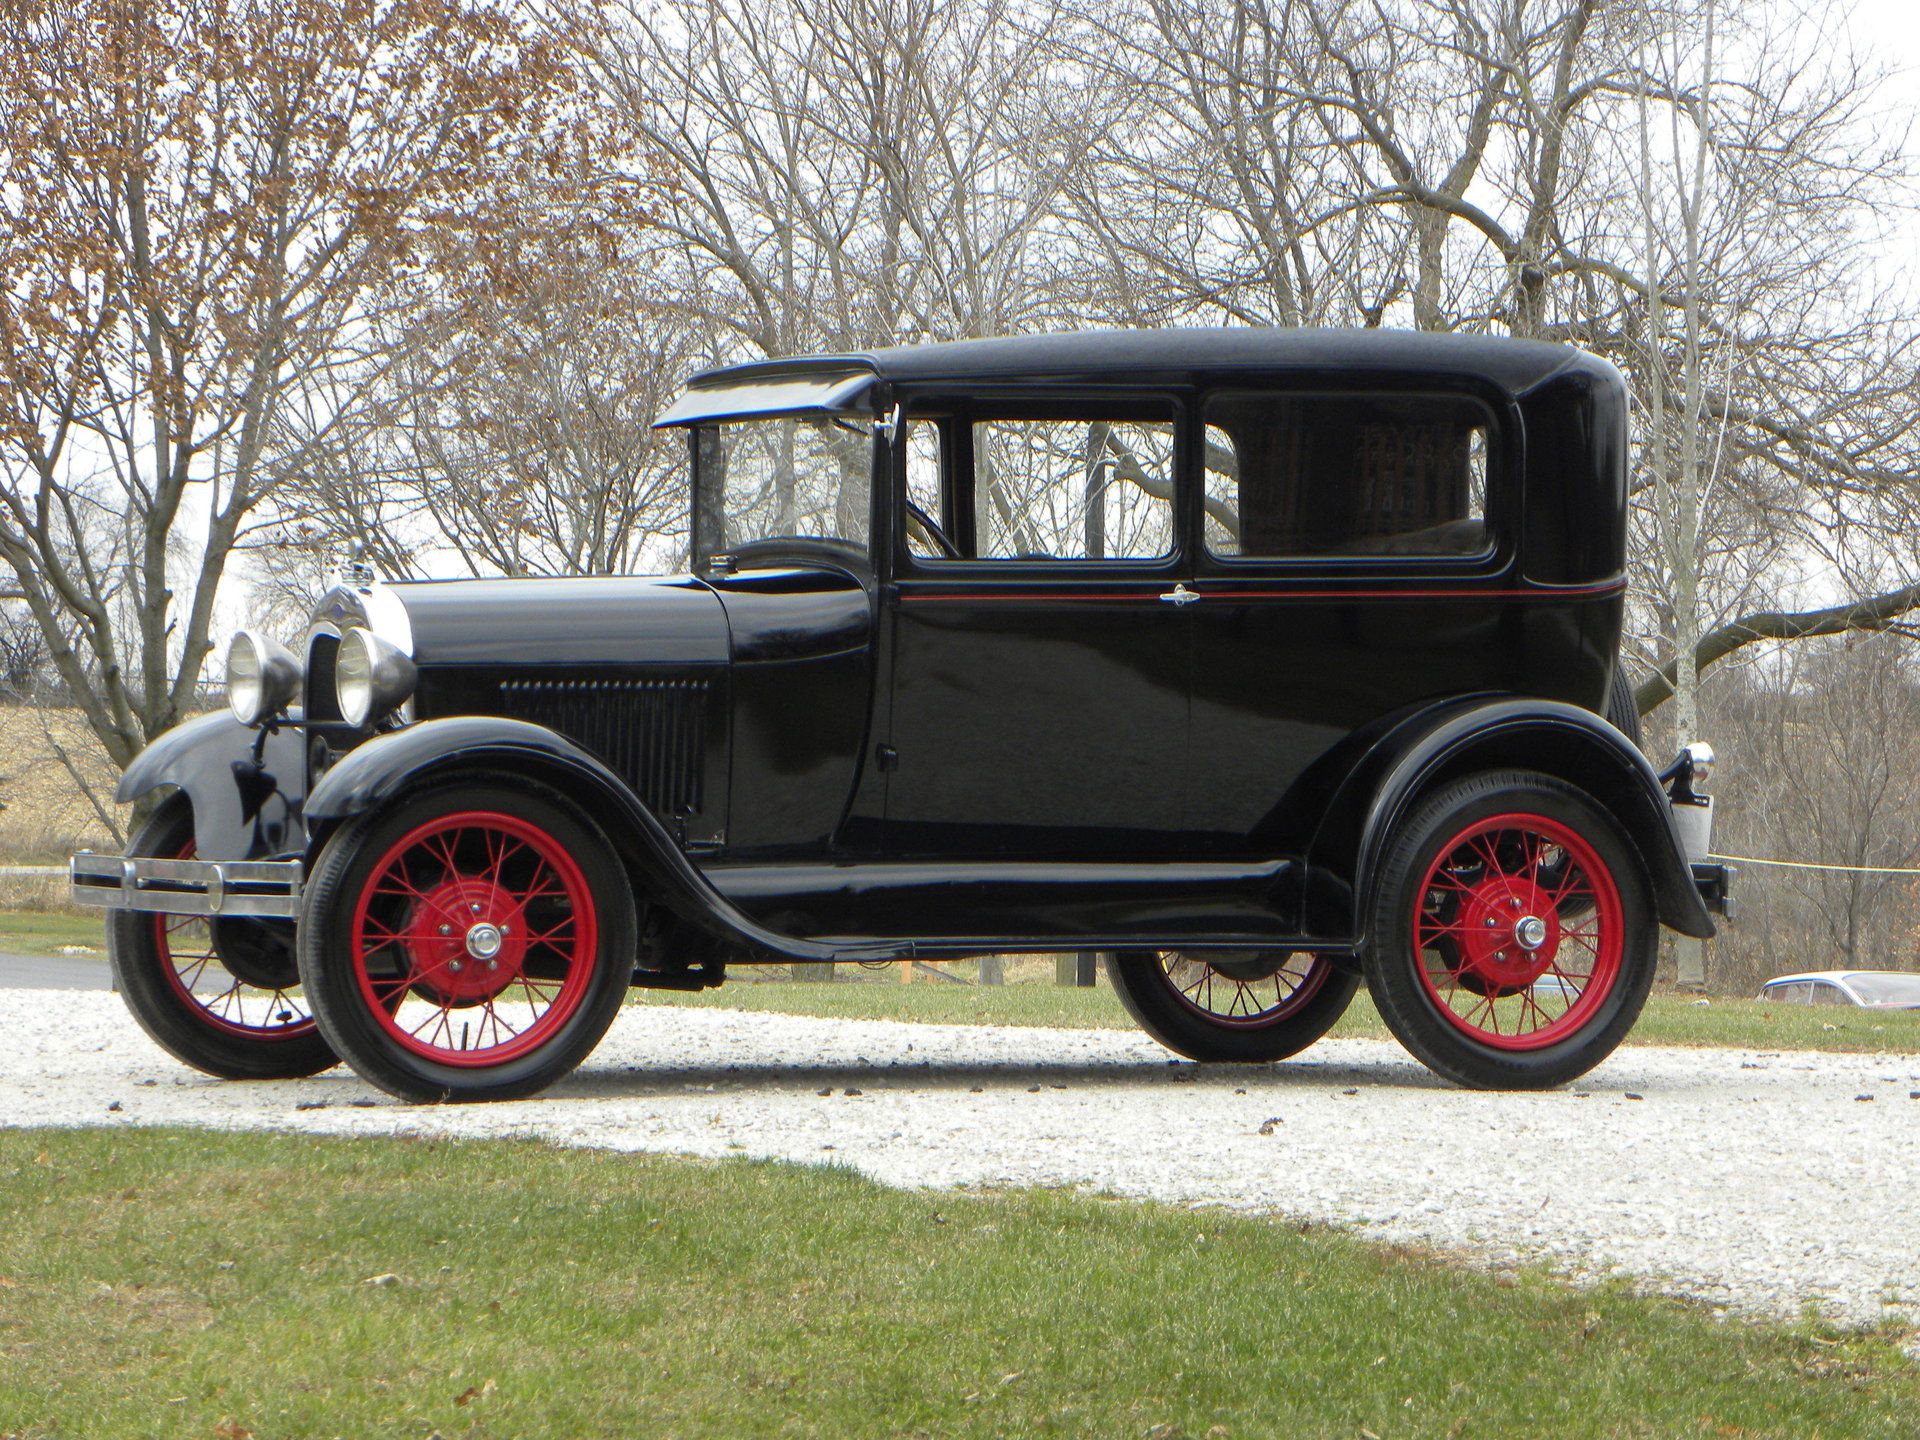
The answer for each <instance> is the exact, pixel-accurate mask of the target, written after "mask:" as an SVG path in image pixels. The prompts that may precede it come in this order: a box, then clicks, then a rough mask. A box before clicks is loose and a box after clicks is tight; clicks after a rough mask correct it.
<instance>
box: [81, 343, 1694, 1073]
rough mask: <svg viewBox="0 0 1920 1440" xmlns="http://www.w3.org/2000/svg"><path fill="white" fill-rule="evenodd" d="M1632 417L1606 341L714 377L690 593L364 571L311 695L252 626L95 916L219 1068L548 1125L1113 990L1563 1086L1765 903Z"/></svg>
mask: <svg viewBox="0 0 1920 1440" xmlns="http://www.w3.org/2000/svg"><path fill="white" fill-rule="evenodd" d="M1626 417H1627V396H1626V391H1625V387H1624V385H1623V383H1622V380H1621V377H1620V376H1619V374H1618V373H1617V372H1615V371H1614V370H1613V369H1612V368H1611V367H1610V366H1608V365H1606V364H1605V363H1603V362H1601V361H1599V360H1596V359H1594V358H1592V357H1590V356H1587V355H1584V354H1582V353H1580V352H1578V351H1576V350H1572V349H1566V348H1562V347H1559V346H1553V345H1545V344H1533V343H1522V342H1517V341H1505V340H1493V339H1477V338H1466V337H1459V336H1436V335H1424V334H1421V335H1415V334H1396V333H1390V332H1377V331H1376V332H1358V333H1348V332H1291V331H1270V330H1252V329H1244V330H1193V331H1175V332H1159V333H1151V332H1134V333H1108V334H1097V333H1089V334H1066V335H1054V336H1044V337H1034V338H1025V339H1002V340H981V341H967V342H961V343H955V344H944V345H924V346H915V347H911V348H903V349H895V350H882V351H878V352H875V353H872V354H866V355H841V356H826V357H814V358H806V359H795V360H780V361H772V362H767V363H759V364H751V365H742V366H736V367H733V368H729V369H724V370H717V371H711V372H708V373H705V374H702V375H699V376H696V377H695V378H694V380H693V381H692V383H691V384H690V386H689V388H688V390H687V392H686V394H685V395H684V396H683V397H682V398H681V399H680V400H679V401H678V402H677V403H676V404H675V405H674V406H673V407H672V408H671V409H670V410H669V411H668V412H667V413H666V414H665V415H663V416H662V417H660V419H659V421H658V422H657V423H658V424H659V425H662V426H671V427H679V428H682V429H684V430H685V431H686V434H687V438H688V452H689V458H690V463H691V469H692V487H691V493H692V512H691V533H692V545H691V551H692V556H691V560H692V563H691V573H689V574H687V575H681V576H673V577H667V578H634V579H626V578H609V579H556V580H481V581H461V582H449V583H426V584H396V585H381V584H375V583H372V582H371V581H370V580H368V579H366V578H365V577H361V581H358V582H353V583H348V584H345V585H343V586H341V587H340V588H337V589H335V590H333V591H332V592H331V593H329V594H328V595H327V596H326V597H325V598H324V599H323V600H322V601H321V603H320V605H319V608H318V610H317V611H316V613H315V614H314V617H313V622H312V624H311V626H310V628H309V629H308V632H307V634H306V636H305V637H304V638H303V639H302V640H301V641H300V642H299V643H300V646H301V653H299V654H297V655H296V654H295V653H292V652H290V651H289V650H287V649H285V648H283V647H282V646H281V645H279V644H276V643H275V642H274V641H272V640H270V639H268V638H266V637H264V636H261V635H258V634H256V633H253V632H251V631H242V632H241V633H240V634H239V635H237V636H236V637H235V639H234V641H233V643H232V646H231V649H230V651H229V654H228V665H227V689H228V695H229V699H230V702H231V709H232V714H231V715H230V716H229V715H225V714H217V715H208V716H203V717H201V718H199V719H197V720H194V721H192V722H190V723H188V724H185V725H183V726H181V727H180V728H179V729H177V730H175V731H173V732H171V733H169V734H167V735H165V736H163V737H161V739H159V740H158V741H156V742H155V743H154V744H153V746H152V747H151V748H149V749H148V750H147V751H146V752H145V754H143V755H142V756H141V757H140V758H139V759H138V760H137V761H136V762H135V763H134V764H133V765H132V766H130V767H129V768H128V770H127V772H126V776H125V779H124V781H123V783H122V785H121V789H120V796H121V799H122V800H127V801H131V800H136V799H139V798H141V797H146V796H150V795H154V794H156V793H158V792H162V791H167V792H169V793H168V795H167V798H165V799H163V800H161V801H160V803H159V804H158V805H157V808H154V809H153V810H152V818H151V819H150V820H149V821H148V823H147V824H146V826H145V828H144V829H143V830H142V831H141V832H140V834H139V836H138V838H137V839H136V840H135V842H134V844H133V846H132V847H131V850H130V852H129V854H128V856H127V857H125V858H124V859H123V858H121V857H110V856H99V855H87V854H83V855H80V856H77V857H75V859H74V862H73V883H74V894H75V897H76V898H77V899H78V900H80V901H82V902H83V903H88V904H95V905H105V906H110V907H113V915H112V921H111V929H110V937H111V948H112V953H113V964H114V968H115V971H116V973H117V975H118V978H119V983H120V988H121V990H122V992H123V993H124V994H125V996H126V998H127V1000H128V1002H129V1004H130V1005H131V1006H132V1008H133V1011H134V1013H135V1015H136V1016H137V1017H138V1018H139V1019H140V1021H141V1023H142V1024H143V1025H145V1027H146V1028H147V1030H148V1031H149V1032H150V1033H151V1034H152V1035H153V1036H154V1038H155V1039H157V1040H158V1041H159V1042H160V1043H161V1044H162V1045H164V1046H166V1047H167V1048H168V1049H169V1050H171V1051H172V1052H173V1053H174V1054H175V1055H177V1056H179V1057H180V1058H181V1059H182V1060H184V1061H186V1062H187V1063H189V1064H191V1065H195V1066H198V1067H200V1068H201V1069H203V1070H207V1071H210V1072H212V1073H214V1074H218V1075H228V1076H270V1075H298V1074H304V1073H310V1072H313V1071H316V1070H319V1069H321V1068H323V1067H325V1066H328V1065H330V1064H332V1063H334V1061H335V1058H336V1057H344V1058H345V1059H346V1060H347V1061H348V1062H349V1063H350V1064H352V1066H353V1067H354V1068H355V1069H356V1070H357V1071H358V1072H359V1073H360V1074H361V1075H363V1076H365V1077H366V1078H367V1079H368V1080H370V1081H372V1082H373V1083H374V1084H376V1085H379V1086H381V1087H383V1088H385V1089H387V1090H389V1091H391V1092H393V1093H394V1094H397V1095H401V1096H404V1097H408V1098H411V1099H419V1100H435V1099H495V1098H505V1097H511V1096H520V1095H526V1094H528V1093H530V1092H532V1091H535V1090H538V1089H539V1088H541V1087H542V1086H545V1085H547V1084H548V1083H550V1082H551V1081H553V1080H554V1079H556V1078H557V1077H559V1076H562V1075H564V1074H566V1073H567V1072H568V1071H569V1070H571V1069H572V1068H573V1067H574V1066H575V1065H577V1064H578V1063H579V1062H580V1061H581V1060H582V1058H584V1057H585V1056H586V1054H587V1053H588V1052H589V1051H590V1050H591V1049H592V1048H593V1046H594V1045H595V1044H596V1043H597V1042H598V1041H599V1039H600V1038H601V1036H602V1035H603V1034H604V1032H605V1031H606V1029H607V1026H608V1025H609V1023H610V1022H611V1021H612V1019H613V1016H614V1014H615V1012H616V1011H617V1009H618V1008H619V1006H620V1003H621V999H622V996H623V995H624V994H625V992H626V991H627V989H628V987H629V986H631V985H641V986H666V987H674V988H692V987H701V986H710V985H717V984H719V983H720V982H721V980H722V978H723V977H724V975H725V973H726V969H727V967H728V966H729V965H745V964H758V963H765V962H794V961H805V962H828V961H873V960H883V959H902V958H920V959H934V958H950V957H959V956H967V955H978V954H990V953H1017V952H1023V951H1025V952H1045V951H1056V952H1057V951H1083V952H1084V951H1097V952H1105V954H1106V955H1107V957H1108V959H1107V971H1108V974H1109V975H1110V977H1111V979H1112V983H1113V985H1114V987H1115V989H1116V990H1117V991H1118V992H1119V994H1120V996H1121V998H1122V999H1123V1000H1124V1001H1125V1003H1126V1005H1127V1007H1128V1009H1129V1010H1131V1012H1132V1013H1133V1015H1134V1016H1135V1017H1136V1018H1137V1019H1138V1020H1139V1022H1140V1023H1141V1024H1142V1025H1143V1026H1145V1027H1146V1029H1147V1030H1148V1031H1150V1032H1151V1033H1152V1034H1153V1035H1154V1036H1156V1037H1157V1038H1158V1039H1160V1040H1161V1041H1163V1042H1164V1043H1165V1044H1167V1045H1168V1046H1170V1047H1171V1048H1173V1049H1174V1050H1177V1051H1179V1052H1181V1053H1183V1054H1185V1055H1189V1056H1192V1057H1194V1058H1195V1059H1199V1060H1217V1061H1267V1060H1277V1059H1280V1058H1282V1057H1284V1056H1288V1055H1291V1054H1293V1053H1295V1052H1296V1051H1298V1050H1300V1049H1302V1048H1303V1047H1305V1046H1307V1045H1309V1044H1311V1043H1312V1042H1313V1041H1314V1040H1316V1039H1317V1038H1319V1037H1320V1036H1321V1035H1322V1034H1324V1033H1325V1032H1326V1030H1327V1029H1328V1027H1329V1026H1331V1025H1332V1024H1333V1023H1334V1021H1335V1020H1336V1019H1338V1017H1339V1016H1340V1014H1341V1012H1342V1010H1344V1009H1345V1007H1346V1005H1347V1003H1348V1001H1349V1000H1350V999H1351V998H1352V996H1353V994H1354V992H1355V989H1356V988H1357V986H1358V985H1359V983H1360V981H1361V980H1363V979H1364V980H1365V981H1366V983H1367V984H1368V986H1369V987H1370V989H1371V991H1372V994H1373V997H1374V1000H1375V1002H1376V1003H1377V1004H1378V1006H1379V1008H1380V1010H1381V1012H1382V1014H1383V1015H1384V1016H1385V1017H1386V1020H1387V1022H1388V1024H1389V1025H1391V1026H1392V1028H1393V1030H1394V1033H1395V1034H1396V1035H1398V1036H1399V1037H1400V1038H1401V1040H1402V1041H1403V1042H1405V1044H1406V1045H1407V1047H1408V1048H1409V1049H1410V1050H1412V1051H1413V1053H1414V1054H1416V1055H1417V1056H1419V1057H1420V1059H1422V1060H1423V1061H1425V1062H1426V1063H1427V1064H1428V1065H1429V1066H1431V1067H1432V1068H1433V1069H1434V1070H1436V1071H1438V1072H1439V1073H1440V1074H1442V1075H1444V1076H1446V1077H1448V1078H1450V1079H1452V1080H1455V1081H1457V1082H1460V1083H1463V1084H1467V1085H1477V1086H1500V1087H1534V1086H1548V1085H1555V1084H1558V1083H1561V1082H1563V1081H1565V1080H1568V1079H1569V1078H1571V1077H1573V1076H1576V1075H1579V1074H1581V1073H1582V1072H1583V1071H1585V1070H1587V1069H1588V1068H1589V1067H1591V1066H1593V1065H1594V1064H1596V1063H1598V1062H1599V1061H1600V1060H1601V1059H1602V1058H1603V1057H1605V1056H1606V1055H1607V1054H1608V1053H1609V1052H1610V1051H1611V1050H1612V1049H1613V1047H1614V1046H1615V1045H1616V1044H1617V1043H1618V1042H1619V1041H1620V1039H1621V1037H1622V1036H1623V1035H1624V1034H1625V1033H1626V1032H1627V1030H1628V1028H1629V1027H1630V1026H1631V1025H1632V1024H1633V1022H1634V1019H1635V1017H1636V1016H1637V1015H1638V1013H1639V1011H1640V1008H1641V1005H1642V1002H1643V1001H1644V1000H1645V998H1646V995H1647V991H1648V987H1649V985H1650V984H1651V982H1652V979H1653V971H1654V962H1655V955H1656V947H1657V937H1658V930H1659V926H1660V925H1661V924H1665V925H1667V926H1670V927H1672V928H1673V929H1675V930H1678V931H1680V932H1682V933H1684V934H1687V935H1694V936H1706V935H1710V934H1711V933H1712V932H1713V921H1712V919H1711V918H1710V910H1712V909H1721V910H1724V908H1725V891H1726V876H1725V872H1724V871H1723V870H1721V869H1718V868H1717V867H1714V866H1712V865H1710V864H1706V863H1692V862H1691V861H1690V857H1689V853H1688V848H1687V846H1686V845H1685V844H1684V843H1683V841H1682V838H1681V834H1682V829H1683V828H1686V829H1690V830H1695V831H1697V830H1699V829H1700V827H1699V826H1698V825H1697V824H1692V823H1691V822H1693V821H1697V820H1698V819H1700V818H1702V813H1701V812H1703V810H1704V806H1705V804H1706V802H1705V800H1704V798H1703V797H1700V796H1698V795H1696V794H1695V793H1694V790H1693V785H1694V783H1695V782H1696V781H1697V780H1699V779H1702V778H1704V776H1705V773H1706V770H1707V768H1708V766H1709V764H1710V757H1709V756H1708V754H1707V753H1706V751H1705V749H1704V747H1700V748H1699V749H1690V750H1689V751H1687V752H1684V753H1683V754H1682V757H1681V759H1680V760H1679V761H1678V762H1676V764H1675V766H1674V767H1673V768H1672V769H1671V770H1670V771H1668V772H1667V773H1666V774H1665V775H1664V776H1656V774H1655V772H1654V770H1653V768H1652V767H1651V766H1650V765H1649V764H1648V762H1647V760H1646V759H1645V758H1644V757H1643V756H1642V754H1641V752H1640V750H1639V749H1638V748H1637V746H1636V744H1635V742H1634V739H1633V738H1632V733H1633V731H1634V730H1635V721H1634V719H1633V709H1632V706H1631V704H1630V703H1629V702H1627V701H1626V700H1625V697H1624V691H1623V689H1622V679H1621V676H1620V674H1619V671H1618V668H1617V653H1618V647H1619V639H1620V628H1621V612H1622V607H1623V604H1624V599H1625V596H1624V591H1625V586H1626V581H1625V579H1624V577H1623V567H1624V561H1625V548H1626V504H1627V501H1626V462H1627V419H1626ZM303 694H304V706H303V707H296V705H295V702H296V700H297V699H299V698H300V697H301V696H302V695H303ZM1603 717H1608V718H1603ZM1623 732H1625V733H1623ZM1663 786H1664V787H1666V788H1664V789H1663ZM1676 812H1680V814H1681V815H1682V818H1683V819H1686V820H1688V821H1689V822H1690V823H1689V824H1688V825H1687V826H1685V827H1683V826H1682V825H1680V824H1678V823H1676V818H1675V815H1676ZM1695 848H1696V849H1697V850H1699V851H1700V855H1699V857H1698V858H1699V859H1700V860H1702V861H1704V845H1703V844H1702V845H1696V846H1695Z"/></svg>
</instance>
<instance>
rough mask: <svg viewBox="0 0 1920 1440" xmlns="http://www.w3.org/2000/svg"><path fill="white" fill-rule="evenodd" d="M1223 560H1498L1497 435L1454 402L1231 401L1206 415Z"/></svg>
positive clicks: (1214, 542) (1211, 533)
mask: <svg viewBox="0 0 1920 1440" xmlns="http://www.w3.org/2000/svg"><path fill="white" fill-rule="evenodd" d="M1205 415H1206V476H1207V499H1206V510H1207V518H1206V538H1207V549H1208V550H1209V552H1211V553H1212V554H1214V555H1216V556H1220V557H1223V558H1230V559H1234V558H1249V559H1254V558H1257V559H1287V558H1313V559H1319V558H1329V557H1341V556H1355V557H1366V556H1391V555H1446V556H1473V555H1480V554H1484V553H1486V551H1487V550H1488V549H1489V548H1490V545H1491V540H1490V537H1489V535H1488V530H1487V473H1488V465H1489V455H1488V445H1489V436H1488V426H1487V415H1486V412H1485V411H1484V410H1483V409H1482V408H1481V407H1480V406H1478V405H1477V404H1475V403H1474V402H1473V401H1471V400H1467V399H1465V398H1463V397H1455V396H1442V395H1431V396H1430V395H1313V394H1299V393H1288V394H1250V393H1248V394H1225V395H1216V396H1214V397H1212V398H1211V399H1209V400H1208V402H1207V406H1206V412H1205Z"/></svg>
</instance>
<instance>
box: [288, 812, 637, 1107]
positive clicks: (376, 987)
mask: <svg viewBox="0 0 1920 1440" xmlns="http://www.w3.org/2000/svg"><path fill="white" fill-rule="evenodd" d="M635 943H636V942H635V919H634V906H633V899H632V896H631V894H630V892H629V889H628V885H627V878H626V874H625V871H624V870H623V869H622V867H621V865H620V863H619V861H618V860H617V858H616V857H615V856H614V854H613V851H612V847H611V846H609V845H608V843H607V841H606V840H605V838H604V837H603V836H602V835H601V834H600V832H599V831H598V829H596V828H595V827H594V826H593V825H592V824H591V823H590V822H589V821H587V820H586V819H585V818H584V817H583V816H581V815H579V814H578V813H577V812H576V811H575V810H574V809H573V808H572V807H571V806H570V805H567V804H566V803H564V802H563V801H562V800H561V799H560V798H559V797H558V796H554V795H551V794H549V793H547V792H544V791H538V790H533V789H521V788H517V787H514V788H509V787H505V786H497V785H459V786H450V787H447V788H444V789H440V790H434V791H430V792H427V793H425V794H422V795H417V796H409V797H408V798H407V799H406V800H405V801H404V802H402V803H401V804H399V805H396V806H393V807H390V808H389V809H388V810H387V811H384V812H379V813H376V814H374V815H371V816H367V817H365V818H362V819H360V820H357V821H355V822H353V823H352V824H350V825H348V826H347V827H346V828H345V829H343V830H341V831H340V832H339V833H338V834H336V835H335V836H333V838H332V839H330V840H329V841H328V842H327V844H326V847H325V849H324V850H322V852H321V854H320V859H319V861H318V863H317V864H316V865H315V866H314V873H313V879H312V881H311V882H310V884H309V887H308V900H307V916H306V920H305V922H304V923H303V924H302V926H301V930H300V974H301V978H302V980H303V981H304V982H305V984H306V987H307V993H308V994H309V995H310V996H311V997H312V998H313V1007H314V1015H315V1018H316V1019H318V1021H319V1022H320V1026H321V1029H322V1031H323V1032H324V1033H325V1034H326V1035H327V1036H328V1038H329V1039H331V1040H332V1042H333V1043H334V1045H335V1046H336V1047H337V1048H338V1049H339V1051H340V1054H341V1055H342V1056H343V1057H344V1058H345V1059H346V1060H347V1062H348V1063H349V1064H351V1065H352V1066H353V1068H354V1070H355V1071H356V1072H357V1073H358V1074H359V1075H360V1076H361V1077H362V1078H363V1079H366V1080H368V1081H370V1082H371V1083H373V1084H375V1085H378V1086H379V1087H380V1088H381V1089H383V1090H386V1091H388V1092H389V1093H391V1094H394V1095H398V1096H400V1097H401V1098H403V1099H407V1100H508V1099H515V1098H518V1097H521V1096H524V1095H530V1094H533V1093H534V1092H535V1091H538V1090H542V1089H544V1088H546V1087H547V1086H548V1085H550V1084H552V1083H553V1082H554V1081H555V1080H557V1079H559V1078H560V1077H561V1076H563V1075H565V1074H567V1073H568V1072H569V1071H571V1070H572V1069H573V1068H574V1067H575V1066H576V1065H578V1064H579V1063H580V1061H581V1060H583V1059H585V1058H586V1056H587V1054H588V1052H589V1051H591V1050H592V1049H593V1047H594V1046H595V1045H597V1044H598V1043H599V1042H600V1039H601V1037H602V1036H603V1035H605V1034H606V1031H607V1027H608V1026H609V1025H610V1024H612V1023H613V1017H614V1015H615V1014H616V1013H617V1012H618V1010H619V1008H620V1002H621V999H622V997H623V996H624V995H625V994H626V990H627V986H628V983H629V981H630V980H631V978H632V974H633V961H634V950H635Z"/></svg>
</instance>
